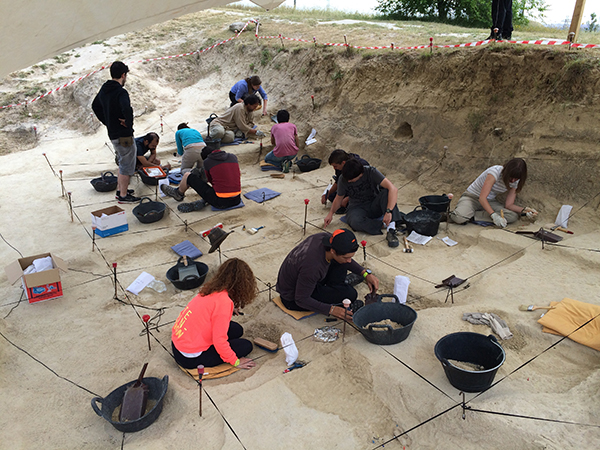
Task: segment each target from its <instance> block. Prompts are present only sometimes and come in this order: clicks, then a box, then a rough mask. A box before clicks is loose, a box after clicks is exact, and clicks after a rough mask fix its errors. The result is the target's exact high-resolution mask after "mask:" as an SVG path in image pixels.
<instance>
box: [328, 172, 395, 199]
mask: <svg viewBox="0 0 600 450" xmlns="http://www.w3.org/2000/svg"><path fill="white" fill-rule="evenodd" d="M384 179H385V177H384V176H383V174H382V173H381V172H380V171H379V170H377V169H376V168H375V167H371V166H365V171H364V172H363V174H362V176H361V177H360V178H359V179H358V180H357V181H355V182H353V183H349V182H348V181H346V179H345V178H344V176H343V175H342V176H340V178H339V179H338V189H337V195H340V196H342V197H350V205H359V204H365V203H371V202H372V201H373V200H374V199H375V197H376V196H377V194H378V193H379V191H380V188H379V185H380V184H381V182H382V181H383V180H384Z"/></svg>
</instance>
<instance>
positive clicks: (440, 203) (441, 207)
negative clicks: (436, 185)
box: [419, 194, 450, 213]
mask: <svg viewBox="0 0 600 450" xmlns="http://www.w3.org/2000/svg"><path fill="white" fill-rule="evenodd" d="M419 203H420V205H421V206H422V207H423V208H425V209H430V210H431V211H435V212H439V213H445V212H446V211H448V206H450V199H449V198H448V196H447V195H446V194H442V195H425V196H424V197H421V198H420V199H419Z"/></svg>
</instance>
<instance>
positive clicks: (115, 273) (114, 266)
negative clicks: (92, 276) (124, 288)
mask: <svg viewBox="0 0 600 450" xmlns="http://www.w3.org/2000/svg"><path fill="white" fill-rule="evenodd" d="M112 266H113V276H114V278H115V296H114V299H115V300H119V297H118V296H117V263H116V262H114V263H112Z"/></svg>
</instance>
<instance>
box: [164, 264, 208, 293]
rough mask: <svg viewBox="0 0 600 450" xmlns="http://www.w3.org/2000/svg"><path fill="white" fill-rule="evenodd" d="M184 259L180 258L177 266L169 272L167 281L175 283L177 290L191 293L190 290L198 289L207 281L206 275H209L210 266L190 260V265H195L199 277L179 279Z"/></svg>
mask: <svg viewBox="0 0 600 450" xmlns="http://www.w3.org/2000/svg"><path fill="white" fill-rule="evenodd" d="M182 260H183V257H181V258H179V260H178V261H177V264H175V265H174V266H173V267H171V268H170V269H169V270H167V280H169V281H170V282H171V283H173V286H175V287H176V288H177V289H181V290H182V291H189V290H190V289H196V288H198V287H200V286H202V283H204V280H206V275H207V274H208V266H207V265H206V264H204V263H201V262H198V261H192V260H188V264H195V265H196V268H197V269H198V275H199V276H198V277H195V276H188V277H186V278H184V279H183V280H180V279H179V268H180V267H182V266H183V265H184V264H183V261H182Z"/></svg>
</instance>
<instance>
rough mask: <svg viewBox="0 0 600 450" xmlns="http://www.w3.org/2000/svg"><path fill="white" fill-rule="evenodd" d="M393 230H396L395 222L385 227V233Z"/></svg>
mask: <svg viewBox="0 0 600 450" xmlns="http://www.w3.org/2000/svg"><path fill="white" fill-rule="evenodd" d="M395 229H396V222H390V224H389V225H388V227H387V231H390V230H395Z"/></svg>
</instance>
